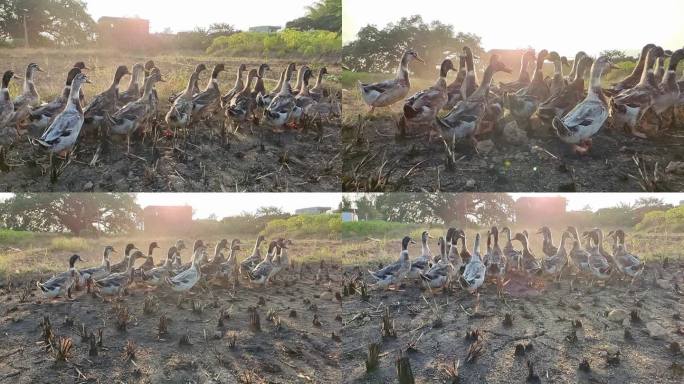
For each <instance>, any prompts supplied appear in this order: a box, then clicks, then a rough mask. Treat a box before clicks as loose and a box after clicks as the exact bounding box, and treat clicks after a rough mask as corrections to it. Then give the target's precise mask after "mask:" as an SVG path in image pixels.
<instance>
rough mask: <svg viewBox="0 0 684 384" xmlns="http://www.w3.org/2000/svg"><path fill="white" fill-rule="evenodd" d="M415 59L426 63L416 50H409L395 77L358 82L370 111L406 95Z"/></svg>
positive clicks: (402, 59) (409, 86)
mask: <svg viewBox="0 0 684 384" xmlns="http://www.w3.org/2000/svg"><path fill="white" fill-rule="evenodd" d="M413 60H417V61H419V62H421V63H425V61H424V60H423V59H422V58H421V57H420V56H418V54H417V53H416V52H414V51H412V50H407V51H404V53H403V55H402V56H401V60H400V61H399V68H397V74H396V77H395V78H394V79H392V80H386V81H382V82H378V83H372V84H364V83H361V81H358V82H357V87H358V89H359V92H360V93H361V98H362V99H363V102H364V103H366V104H367V105H368V106H369V107H370V113H373V111H375V108H378V107H387V106H390V105H392V104H394V103H396V102H398V101H399V100H401V99H403V98H405V97H406V95H407V94H408V92H409V90H410V89H411V82H410V80H409V72H408V66H409V64H410V63H411V62H412V61H413Z"/></svg>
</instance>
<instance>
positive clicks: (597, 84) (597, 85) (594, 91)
mask: <svg viewBox="0 0 684 384" xmlns="http://www.w3.org/2000/svg"><path fill="white" fill-rule="evenodd" d="M603 68H604V66H603V65H601V64H598V65H597V64H596V63H594V65H593V66H592V67H591V74H590V75H589V76H590V80H589V95H592V96H594V97H602V96H603V90H602V89H601V76H602V75H603Z"/></svg>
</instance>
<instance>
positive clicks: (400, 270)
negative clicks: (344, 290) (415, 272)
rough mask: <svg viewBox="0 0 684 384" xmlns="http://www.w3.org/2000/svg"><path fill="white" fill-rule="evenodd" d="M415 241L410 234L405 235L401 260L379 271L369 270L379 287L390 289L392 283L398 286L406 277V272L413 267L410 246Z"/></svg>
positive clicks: (402, 241)
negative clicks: (410, 258)
mask: <svg viewBox="0 0 684 384" xmlns="http://www.w3.org/2000/svg"><path fill="white" fill-rule="evenodd" d="M415 243H416V242H415V241H414V240H413V239H411V237H410V236H404V238H403V239H402V240H401V253H400V254H399V260H397V261H396V262H394V263H392V264H389V265H387V266H386V267H384V268H382V269H380V270H377V271H371V270H368V273H370V275H371V277H373V279H375V284H376V285H377V286H378V287H380V288H385V289H388V288H389V287H390V286H391V285H392V286H396V285H397V284H399V283H400V282H401V281H402V280H403V279H404V277H406V274H407V273H408V272H409V270H410V269H411V261H410V260H409V251H408V246H409V244H415Z"/></svg>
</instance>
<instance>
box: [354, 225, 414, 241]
mask: <svg viewBox="0 0 684 384" xmlns="http://www.w3.org/2000/svg"><path fill="white" fill-rule="evenodd" d="M420 228H421V225H420V224H407V223H396V222H391V221H382V220H368V221H353V222H345V223H342V238H375V237H381V238H390V239H391V238H401V237H403V236H406V235H407V234H409V233H410V232H413V231H416V230H420Z"/></svg>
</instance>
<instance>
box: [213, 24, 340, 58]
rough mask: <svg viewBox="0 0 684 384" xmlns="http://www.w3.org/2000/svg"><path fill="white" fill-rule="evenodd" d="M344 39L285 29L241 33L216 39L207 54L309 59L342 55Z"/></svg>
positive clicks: (332, 34) (324, 32)
mask: <svg viewBox="0 0 684 384" xmlns="http://www.w3.org/2000/svg"><path fill="white" fill-rule="evenodd" d="M341 46H342V39H341V37H340V35H339V34H337V33H334V32H329V31H297V30H293V29H285V30H283V31H281V32H277V33H266V32H240V33H235V34H233V35H230V36H220V37H217V38H215V39H214V40H213V41H212V43H211V45H210V46H209V48H207V53H208V54H212V55H217V56H255V55H256V56H273V57H283V56H287V55H293V54H298V55H302V56H306V57H316V56H326V55H335V54H339V52H340V49H341V48H340V47H341Z"/></svg>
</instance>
